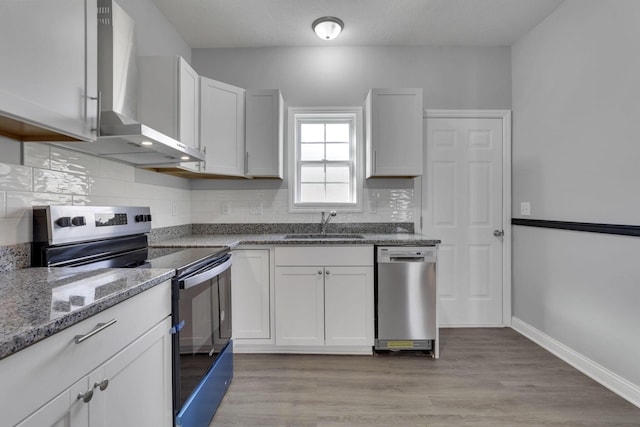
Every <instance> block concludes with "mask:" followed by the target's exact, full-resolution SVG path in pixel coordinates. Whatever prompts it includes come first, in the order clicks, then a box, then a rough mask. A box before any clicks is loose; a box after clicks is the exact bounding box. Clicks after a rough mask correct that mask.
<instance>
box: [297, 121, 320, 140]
mask: <svg viewBox="0 0 640 427" xmlns="http://www.w3.org/2000/svg"><path fill="white" fill-rule="evenodd" d="M300 141H301V142H324V123H302V124H300Z"/></svg>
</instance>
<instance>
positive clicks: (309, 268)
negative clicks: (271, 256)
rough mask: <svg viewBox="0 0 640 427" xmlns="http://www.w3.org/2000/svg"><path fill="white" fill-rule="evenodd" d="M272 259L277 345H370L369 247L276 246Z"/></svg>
mask: <svg viewBox="0 0 640 427" xmlns="http://www.w3.org/2000/svg"><path fill="white" fill-rule="evenodd" d="M275 264H276V267H275V338H276V346H284V347H288V346H293V347H299V348H302V347H313V348H315V349H316V350H321V349H322V348H324V349H326V350H331V349H332V348H333V349H338V348H347V347H348V348H351V349H353V350H354V352H361V351H370V350H371V346H372V345H373V340H374V330H373V329H374V317H373V248H372V247H370V246H367V247H331V246H323V247H313V246H310V247H281V248H280V247H278V248H276V260H275ZM304 264H306V265H304Z"/></svg>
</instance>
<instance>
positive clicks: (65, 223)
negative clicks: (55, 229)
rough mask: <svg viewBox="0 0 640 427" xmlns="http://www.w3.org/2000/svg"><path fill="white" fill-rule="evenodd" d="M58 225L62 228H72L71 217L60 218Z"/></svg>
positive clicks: (57, 221)
mask: <svg viewBox="0 0 640 427" xmlns="http://www.w3.org/2000/svg"><path fill="white" fill-rule="evenodd" d="M56 224H58V225H59V226H60V227H71V225H72V224H71V217H69V216H63V217H60V218H58V219H57V220H56Z"/></svg>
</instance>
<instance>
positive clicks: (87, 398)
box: [76, 390, 93, 403]
mask: <svg viewBox="0 0 640 427" xmlns="http://www.w3.org/2000/svg"><path fill="white" fill-rule="evenodd" d="M92 397H93V390H89V391H87V392H86V393H78V397H77V398H76V400H82V401H83V402H84V403H89V401H90V400H91V398H92Z"/></svg>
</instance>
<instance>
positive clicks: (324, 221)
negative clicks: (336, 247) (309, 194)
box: [320, 211, 338, 234]
mask: <svg viewBox="0 0 640 427" xmlns="http://www.w3.org/2000/svg"><path fill="white" fill-rule="evenodd" d="M336 215H338V212H336V211H331V212H329V215H327V217H326V218H325V217H324V211H322V219H321V223H322V228H321V230H320V232H321V233H322V234H327V225H328V224H329V221H331V218H333V217H334V216H336Z"/></svg>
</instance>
